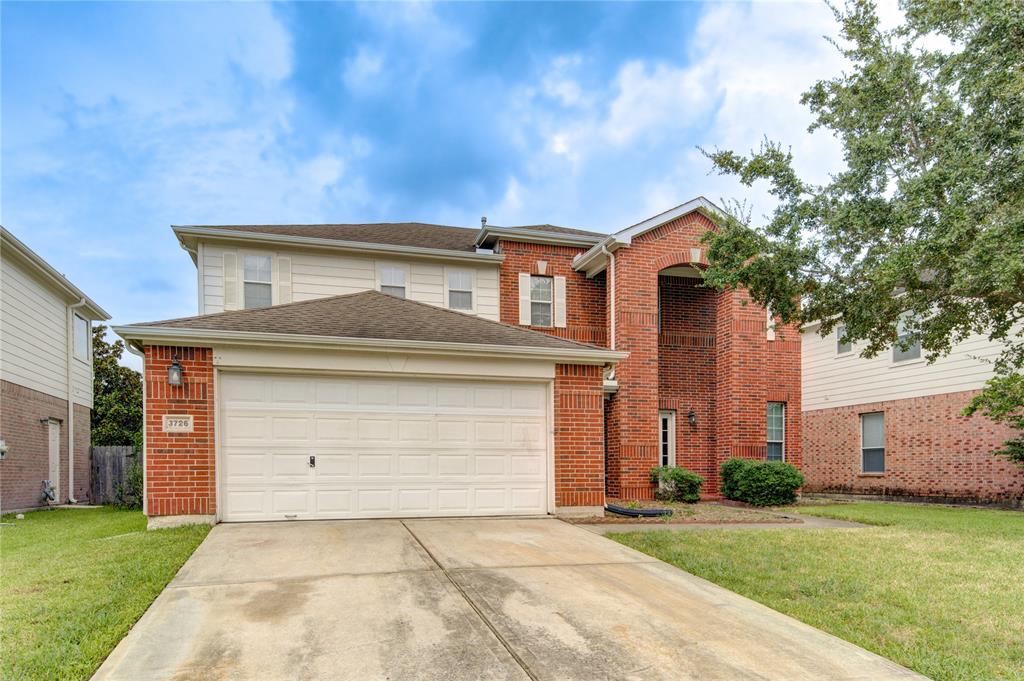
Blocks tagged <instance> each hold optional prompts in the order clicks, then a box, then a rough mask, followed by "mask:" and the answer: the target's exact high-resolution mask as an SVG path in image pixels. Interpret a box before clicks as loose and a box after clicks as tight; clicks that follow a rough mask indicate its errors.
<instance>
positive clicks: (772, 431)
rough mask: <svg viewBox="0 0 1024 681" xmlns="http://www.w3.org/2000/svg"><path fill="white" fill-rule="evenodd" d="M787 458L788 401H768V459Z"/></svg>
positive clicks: (779, 459)
mask: <svg viewBox="0 0 1024 681" xmlns="http://www.w3.org/2000/svg"><path fill="white" fill-rule="evenodd" d="M785 458H786V403H785V402H769V403H768V460H769V461H782V460H784V459H785Z"/></svg>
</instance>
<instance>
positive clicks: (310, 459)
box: [309, 456, 316, 468]
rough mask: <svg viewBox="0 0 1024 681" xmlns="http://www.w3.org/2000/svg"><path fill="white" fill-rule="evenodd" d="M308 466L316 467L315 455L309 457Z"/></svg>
mask: <svg viewBox="0 0 1024 681" xmlns="http://www.w3.org/2000/svg"><path fill="white" fill-rule="evenodd" d="M309 467H310V468H316V456H311V457H309Z"/></svg>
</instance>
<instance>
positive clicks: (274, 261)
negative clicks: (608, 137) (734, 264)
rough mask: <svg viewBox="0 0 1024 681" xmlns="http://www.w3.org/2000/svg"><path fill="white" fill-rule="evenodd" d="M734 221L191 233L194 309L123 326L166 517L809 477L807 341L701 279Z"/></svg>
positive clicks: (576, 497)
mask: <svg viewBox="0 0 1024 681" xmlns="http://www.w3.org/2000/svg"><path fill="white" fill-rule="evenodd" d="M716 214H717V210H716V209H715V207H714V206H713V205H712V204H710V203H709V202H708V201H706V200H705V199H703V198H698V199H695V200H693V201H690V202H688V203H686V204H683V205H681V206H677V207H676V208H673V209H672V210H670V211H667V212H665V213H662V214H660V215H657V216H655V217H652V218H650V219H649V220H646V221H644V222H641V223H639V224H637V225H633V226H631V227H628V228H626V229H624V230H622V231H620V232H617V233H615V234H611V235H608V234H599V233H594V232H586V231H581V230H573V229H565V228H560V227H554V226H551V225H533V226H522V227H496V226H492V225H487V224H486V222H484V224H482V226H481V228H479V229H476V228H461V227H448V226H440V225H426V224H421V223H388V224H374V225H352V224H335V225H294V226H291V225H284V226H282V225H244V226H201V227H199V226H189V227H175V228H174V232H175V234H176V235H177V237H178V240H179V242H180V243H181V245H182V247H183V248H184V249H185V250H186V251H188V253H189V254H190V255H191V257H192V259H193V261H194V262H195V264H196V268H197V276H198V312H199V315H198V316H196V317H190V318H185V319H178V320H169V321H163V322H152V323H147V324H134V325H130V326H123V327H119V328H118V329H117V332H118V333H120V334H121V335H122V336H123V337H124V338H125V339H126V340H128V342H129V343H130V344H131V345H132V346H134V347H135V348H137V349H139V350H140V351H142V352H143V353H144V356H145V379H146V380H145V383H146V448H147V454H148V456H147V458H146V462H147V463H146V480H147V484H146V497H147V498H146V511H147V513H148V514H149V515H150V516H151V518H154V517H161V516H199V517H201V518H202V519H204V520H214V519H220V520H266V519H284V518H347V517H386V516H431V515H478V514H484V515H488V514H490V515H497V514H536V513H553V512H560V513H573V512H587V513H589V512H595V511H596V510H599V508H600V507H601V506H602V505H603V504H604V502H605V498H606V495H607V496H612V497H624V498H649V497H650V496H651V494H652V486H651V483H650V479H649V478H650V470H651V469H652V468H653V467H655V466H657V465H659V464H662V463H665V464H677V465H680V466H684V467H686V468H689V469H691V470H694V471H697V472H699V473H700V474H701V475H704V476H705V477H706V478H707V483H706V485H705V492H706V493H707V494H709V495H712V496H714V495H716V494H717V491H718V481H717V468H718V465H719V463H720V462H721V461H722V460H724V459H725V458H728V457H730V456H744V457H754V458H758V457H760V458H779V459H785V460H788V461H790V462H793V463H795V464H797V465H799V464H800V456H801V454H800V451H801V450H800V441H799V433H800V415H801V405H800V338H799V334H798V333H795V332H794V331H793V330H792V329H783V328H781V327H780V328H775V325H774V324H773V323H771V320H770V319H769V317H768V315H767V314H766V312H765V310H764V309H763V308H760V307H758V306H756V305H754V304H753V303H751V302H750V301H749V299H748V298H747V296H746V295H745V294H744V293H743V292H736V291H722V292H720V291H717V290H714V289H711V288H705V287H703V286H701V272H702V268H703V267H704V265H705V264H706V260H705V253H704V247H703V245H702V243H701V238H702V236H703V234H704V233H705V232H706V231H707V230H709V229H713V228H714V222H713V220H714V218H715V215H716ZM174 521H177V519H175V520H174ZM162 522H171V520H170V519H165V520H163V521H162Z"/></svg>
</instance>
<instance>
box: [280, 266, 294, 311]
mask: <svg viewBox="0 0 1024 681" xmlns="http://www.w3.org/2000/svg"><path fill="white" fill-rule="evenodd" d="M277 302H278V303H280V304H282V305H283V304H284V303H290V302H292V259H291V258H287V257H284V256H282V257H279V258H278V259H277Z"/></svg>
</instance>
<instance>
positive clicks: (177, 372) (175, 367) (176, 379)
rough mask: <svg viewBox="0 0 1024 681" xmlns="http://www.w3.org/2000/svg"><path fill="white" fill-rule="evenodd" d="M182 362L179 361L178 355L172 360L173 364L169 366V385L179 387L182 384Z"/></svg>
mask: <svg viewBox="0 0 1024 681" xmlns="http://www.w3.org/2000/svg"><path fill="white" fill-rule="evenodd" d="M181 373H182V368H181V364H180V363H179V362H178V356H177V355H175V356H174V359H173V360H172V361H171V366H169V367H167V385H172V386H174V387H178V386H180V385H181Z"/></svg>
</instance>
